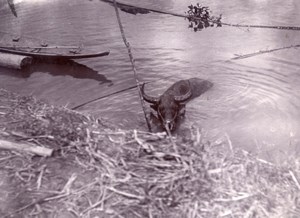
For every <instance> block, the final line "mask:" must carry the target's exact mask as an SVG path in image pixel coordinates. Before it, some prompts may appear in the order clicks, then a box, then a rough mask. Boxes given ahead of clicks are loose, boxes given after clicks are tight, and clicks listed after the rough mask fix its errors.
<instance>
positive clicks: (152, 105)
mask: <svg viewBox="0 0 300 218" xmlns="http://www.w3.org/2000/svg"><path fill="white" fill-rule="evenodd" d="M150 107H151V108H152V109H153V110H155V111H157V110H158V105H157V104H151V105H150Z"/></svg>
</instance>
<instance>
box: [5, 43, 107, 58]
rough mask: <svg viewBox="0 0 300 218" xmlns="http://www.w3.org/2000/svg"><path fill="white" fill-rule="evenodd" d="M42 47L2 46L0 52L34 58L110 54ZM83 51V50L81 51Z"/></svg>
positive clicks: (89, 56) (92, 56)
mask: <svg viewBox="0 0 300 218" xmlns="http://www.w3.org/2000/svg"><path fill="white" fill-rule="evenodd" d="M42 49H43V50H45V49H47V47H45V48H42ZM42 49H36V50H33V49H32V48H31V51H29V50H26V49H22V48H18V47H2V46H0V52H2V53H9V54H16V55H23V56H29V57H33V58H49V59H52V58H53V59H65V60H68V59H83V58H95V57H101V56H106V55H109V51H105V52H98V53H71V52H70V51H67V52H45V51H41V50H42ZM81 52H82V51H81Z"/></svg>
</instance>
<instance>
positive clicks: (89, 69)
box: [0, 0, 300, 161]
mask: <svg viewBox="0 0 300 218" xmlns="http://www.w3.org/2000/svg"><path fill="white" fill-rule="evenodd" d="M2 2H3V3H1V4H0V16H1V19H0V30H1V31H5V32H10V33H12V34H13V35H23V34H24V35H27V36H32V37H35V38H38V39H40V41H43V40H44V41H46V42H52V43H54V44H56V45H75V46H77V45H82V46H85V47H88V48H91V49H93V50H97V51H105V50H110V52H111V53H110V55H109V56H107V57H102V58H95V59H88V60H82V61H80V63H81V64H83V65H85V66H86V67H85V66H77V67H74V66H59V65H49V64H48V65H47V64H44V65H36V66H33V67H32V68H31V69H30V70H28V71H26V72H20V71H12V70H8V69H4V68H0V87H3V88H6V89H8V90H11V91H16V92H19V93H21V94H33V95H35V96H37V97H38V98H42V99H46V100H47V101H49V102H51V103H53V104H57V105H66V106H68V107H70V108H72V107H75V106H78V105H80V104H82V103H84V102H87V101H89V100H93V99H96V98H101V97H103V96H106V95H110V94H112V93H115V92H117V91H120V90H122V89H126V88H128V87H131V86H133V85H134V84H135V81H134V79H133V73H132V71H131V65H130V62H129V59H128V55H127V50H126V48H125V47H124V44H123V41H122V38H121V35H120V31H119V28H118V24H117V21H116V17H115V12H114V8H113V7H111V6H110V5H108V4H106V3H103V2H99V1H96V0H94V1H87V0H86V1H85V0H64V1H63V0H60V1H59V0H53V1H46V0H23V1H22V0H18V1H17V0H16V1H15V2H16V3H17V4H16V10H17V13H18V18H15V17H14V16H13V15H12V14H11V12H10V10H9V8H8V6H7V4H6V1H2ZM123 2H128V3H131V4H136V5H140V6H144V7H148V8H153V9H159V10H165V11H172V12H176V13H181V14H182V13H184V11H186V10H187V6H188V5H189V4H190V3H194V4H195V3H197V1H191V2H186V1H184V0H180V1H178V0H176V1H175V0H143V1H138V0H131V1H129V0H128V1H123ZM201 4H203V5H207V6H209V7H210V9H211V10H212V12H213V13H214V14H215V15H219V14H222V15H223V20H222V21H224V22H227V23H237V24H263V25H274V26H276V25H283V26H297V25H298V26H299V24H300V14H299V11H300V2H299V1H297V0H287V1H284V3H283V2H282V1H279V0H243V1H238V0H234V1H232V0H225V1H224V0H223V1H214V2H211V1H208V0H205V1H201ZM121 18H122V22H123V25H124V28H125V31H126V36H127V39H128V41H129V42H130V44H131V46H132V49H133V54H134V57H135V58H136V65H137V70H138V74H139V78H140V80H143V81H147V82H151V83H149V84H148V85H147V90H148V92H149V93H151V94H152V95H155V94H159V93H161V92H162V91H164V90H165V89H166V88H167V87H168V86H169V85H170V84H172V83H173V82H175V81H177V80H179V79H186V78H190V77H199V78H203V79H207V80H210V81H211V82H213V83H214V87H213V88H212V89H211V90H209V91H208V92H207V93H205V94H204V95H202V96H201V97H199V98H197V99H195V100H193V101H192V102H190V103H189V104H188V106H187V113H186V120H185V123H184V124H183V125H182V126H181V128H187V127H189V126H192V125H193V126H196V127H199V128H203V129H204V130H205V131H206V132H208V134H209V135H210V136H211V137H212V138H219V137H221V136H222V135H224V134H227V135H228V136H229V137H230V139H231V141H232V143H233V145H234V146H241V147H243V148H245V149H248V150H251V151H260V152H261V154H262V156H264V157H265V158H268V159H270V160H273V161H279V160H280V159H281V158H284V157H287V156H286V155H289V154H295V153H299V151H298V150H299V146H300V143H299V139H300V122H299V121H300V110H299V109H300V90H299V89H300V88H299V87H300V63H299V60H300V59H299V57H300V49H299V48H298V49H296V48H290V49H283V50H279V51H276V52H271V53H267V54H262V55H256V56H253V57H249V58H245V59H239V60H234V59H232V58H234V57H236V56H235V55H236V54H248V53H253V52H257V51H260V50H267V49H275V48H281V47H285V46H290V45H299V44H300V31H285V30H275V29H253V28H251V29H246V28H234V27H221V28H208V29H205V30H203V31H201V32H197V33H195V32H193V31H192V30H191V29H188V28H187V27H188V22H187V21H186V20H184V19H183V18H178V17H174V16H171V15H162V14H155V13H151V14H148V15H136V16H135V15H130V14H126V13H123V12H121ZM78 110H79V111H84V112H87V113H91V114H93V115H95V116H101V117H103V118H105V119H108V120H111V121H113V122H114V123H116V124H118V125H119V126H120V127H122V128H124V127H125V128H139V129H146V124H145V121H144V117H143V112H142V109H141V106H140V102H139V98H138V94H137V90H136V89H131V90H127V91H124V92H121V93H119V94H114V95H111V96H110V97H107V98H102V99H100V100H98V101H95V102H93V103H91V104H88V105H86V106H84V107H80V108H78Z"/></svg>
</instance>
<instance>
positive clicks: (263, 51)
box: [231, 45, 300, 60]
mask: <svg viewBox="0 0 300 218" xmlns="http://www.w3.org/2000/svg"><path fill="white" fill-rule="evenodd" d="M298 47H300V45H290V46H285V47H281V48H274V49H267V50H260V51H258V52H253V53H249V54H245V55H236V57H234V58H231V60H239V59H245V58H250V57H253V56H256V55H261V54H266V53H271V52H274V51H279V50H283V49H289V48H298Z"/></svg>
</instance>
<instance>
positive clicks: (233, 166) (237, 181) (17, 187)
mask: <svg viewBox="0 0 300 218" xmlns="http://www.w3.org/2000/svg"><path fill="white" fill-rule="evenodd" d="M205 135H206V133H205V132H204V131H200V130H198V129H191V130H190V132H189V134H186V137H177V138H175V137H174V138H173V143H172V142H171V141H170V139H169V138H168V137H166V135H165V134H164V133H155V134H154V133H147V132H142V131H136V130H122V129H116V128H114V127H113V125H112V124H109V123H107V122H105V121H104V120H102V119H98V118H97V119H96V118H93V117H90V116H88V115H84V114H80V113H77V112H74V111H70V110H68V109H66V108H57V107H53V106H51V105H48V104H47V103H45V102H42V101H39V100H37V99H35V98H34V97H28V96H19V95H17V94H14V93H10V92H8V91H5V90H0V139H2V140H7V141H13V142H17V143H18V142H20V143H21V142H22V143H28V144H31V145H37V146H42V147H46V148H49V149H53V150H54V153H53V155H52V156H51V157H41V156H37V155H35V154H31V153H25V152H20V151H15V150H4V149H0V175H1V176H0V179H1V181H0V193H1V196H2V197H1V200H0V216H1V217H226V216H231V217H232V216H234V217H298V216H299V215H300V212H299V211H300V208H299V207H300V205H299V201H298V199H299V197H300V194H299V189H300V185H299V182H298V178H300V165H299V163H300V162H299V159H296V158H290V159H289V160H287V162H286V163H282V165H281V166H276V165H274V164H272V163H269V162H266V161H264V160H261V159H258V158H257V157H256V156H254V155H251V154H249V153H248V152H246V151H244V150H241V149H232V145H231V141H230V139H229V138H220V140H217V141H210V139H208V138H206V137H205ZM175 148H176V149H175ZM176 150H177V153H176V152H175V151H176Z"/></svg>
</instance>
